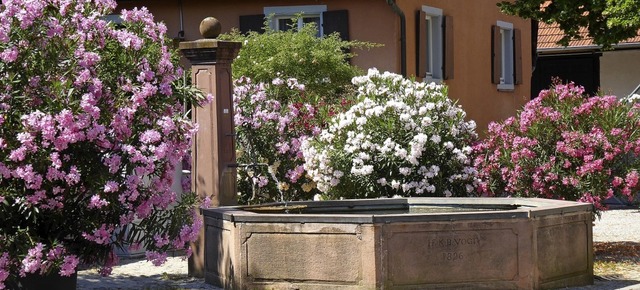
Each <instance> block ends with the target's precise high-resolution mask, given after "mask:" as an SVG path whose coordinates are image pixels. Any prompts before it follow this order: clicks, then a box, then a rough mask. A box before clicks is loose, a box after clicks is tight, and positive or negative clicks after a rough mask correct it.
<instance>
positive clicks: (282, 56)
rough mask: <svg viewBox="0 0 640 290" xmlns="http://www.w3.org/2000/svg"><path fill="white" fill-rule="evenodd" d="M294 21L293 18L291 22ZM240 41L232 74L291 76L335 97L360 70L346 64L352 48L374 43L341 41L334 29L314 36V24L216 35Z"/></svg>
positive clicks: (256, 77)
mask: <svg viewBox="0 0 640 290" xmlns="http://www.w3.org/2000/svg"><path fill="white" fill-rule="evenodd" d="M295 22H297V21H294V23H295ZM219 38H220V39H223V40H232V41H239V42H242V49H241V50H240V53H239V54H238V58H237V59H236V60H235V61H234V63H233V78H234V79H238V78H240V77H242V76H244V77H248V78H250V79H251V80H252V81H253V82H255V83H258V82H264V83H268V82H271V80H273V79H274V78H282V79H289V78H295V79H297V80H298V82H299V83H302V84H304V85H305V86H306V91H307V92H309V93H311V94H313V95H321V96H322V95H327V96H333V97H338V96H339V95H340V94H342V93H343V92H344V91H345V89H347V87H349V86H350V82H351V78H353V77H354V76H357V75H361V74H362V71H361V70H360V69H358V68H357V67H355V66H352V65H350V64H349V58H351V57H353V56H354V55H355V54H353V53H352V52H347V51H349V50H350V49H354V48H370V47H373V46H375V45H373V44H370V43H364V42H358V41H343V40H341V39H340V37H339V35H338V34H337V33H333V34H331V35H328V36H324V37H320V38H319V37H317V28H316V26H315V24H313V23H309V24H306V25H304V26H303V27H302V28H300V29H298V28H297V27H291V29H289V30H287V31H276V30H272V29H270V28H269V27H268V26H265V32H264V33H261V34H260V33H256V32H250V33H249V34H247V35H243V34H240V33H239V32H238V31H233V32H231V33H229V34H225V35H221V36H220V37H219Z"/></svg>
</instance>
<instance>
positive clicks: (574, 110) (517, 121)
mask: <svg viewBox="0 0 640 290" xmlns="http://www.w3.org/2000/svg"><path fill="white" fill-rule="evenodd" d="M639 108H640V106H639V105H638V104H634V103H632V102H627V101H624V102H620V101H618V100H617V99H616V97H615V96H593V97H588V96H586V95H584V89H583V88H582V87H578V86H575V85H574V84H573V83H570V84H566V85H563V84H555V85H554V86H553V87H551V89H550V90H545V91H542V92H540V95H539V96H538V97H537V98H536V99H534V100H532V101H530V102H529V103H528V104H527V105H526V106H525V107H524V109H523V110H521V111H520V112H518V114H517V115H516V116H515V117H512V118H509V119H507V120H505V121H504V122H501V123H492V124H490V125H489V133H488V136H487V137H486V139H485V140H484V141H483V142H482V143H479V144H478V145H477V146H475V148H474V150H475V151H476V152H477V154H478V157H477V158H476V160H475V165H476V167H477V169H478V171H479V175H480V177H481V179H482V180H483V182H482V183H481V184H480V186H479V191H480V193H481V194H482V195H485V196H522V197H544V198H554V199H566V200H579V201H585V202H591V203H593V204H594V205H595V206H596V207H597V208H599V209H602V208H604V205H603V201H604V199H605V198H607V197H610V196H614V195H615V196H620V197H624V198H628V199H632V198H633V196H634V194H635V193H636V192H637V190H638V188H640V184H639V183H638V168H640V167H639V166H640V160H639V159H637V156H638V154H639V153H640V131H638V129H637V128H638V126H639V125H640V112H639V111H638V109H639Z"/></svg>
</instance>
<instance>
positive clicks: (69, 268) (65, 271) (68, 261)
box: [60, 255, 80, 277]
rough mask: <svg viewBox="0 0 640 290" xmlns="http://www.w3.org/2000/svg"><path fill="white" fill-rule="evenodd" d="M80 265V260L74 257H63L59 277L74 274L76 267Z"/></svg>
mask: <svg viewBox="0 0 640 290" xmlns="http://www.w3.org/2000/svg"><path fill="white" fill-rule="evenodd" d="M78 263H80V260H79V259H78V257H77V256H76V255H68V256H65V257H64V261H63V262H62V265H61V266H60V275H62V276H67V277H68V276H71V275H73V273H75V272H76V267H77V266H78Z"/></svg>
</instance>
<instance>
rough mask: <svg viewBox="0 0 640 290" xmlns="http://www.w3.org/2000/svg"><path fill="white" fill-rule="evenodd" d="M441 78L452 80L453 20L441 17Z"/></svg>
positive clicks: (449, 17) (448, 17)
mask: <svg viewBox="0 0 640 290" xmlns="http://www.w3.org/2000/svg"><path fill="white" fill-rule="evenodd" d="M442 38H443V39H442V58H443V61H442V78H443V79H445V80H448V79H452V78H453V18H452V17H451V16H442Z"/></svg>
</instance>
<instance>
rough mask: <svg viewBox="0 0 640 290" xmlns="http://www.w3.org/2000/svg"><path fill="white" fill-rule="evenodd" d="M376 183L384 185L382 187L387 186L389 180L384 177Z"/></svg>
mask: <svg viewBox="0 0 640 290" xmlns="http://www.w3.org/2000/svg"><path fill="white" fill-rule="evenodd" d="M376 182H377V183H378V184H380V185H382V186H385V185H387V179H386V178H384V177H383V178H380V179H378V180H376Z"/></svg>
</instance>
